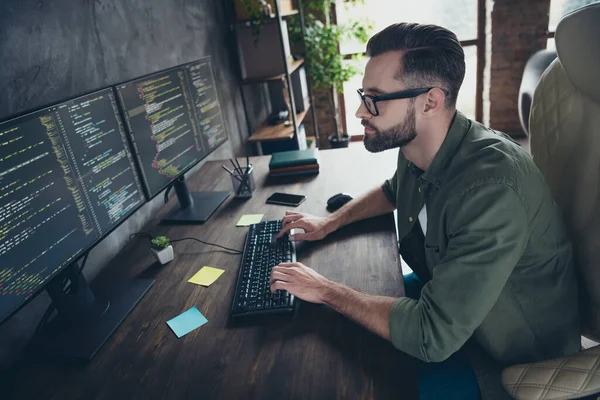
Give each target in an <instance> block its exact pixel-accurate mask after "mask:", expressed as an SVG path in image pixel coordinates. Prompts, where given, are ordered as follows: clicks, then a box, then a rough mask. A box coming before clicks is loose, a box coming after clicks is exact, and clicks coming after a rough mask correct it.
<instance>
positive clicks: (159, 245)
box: [151, 236, 175, 265]
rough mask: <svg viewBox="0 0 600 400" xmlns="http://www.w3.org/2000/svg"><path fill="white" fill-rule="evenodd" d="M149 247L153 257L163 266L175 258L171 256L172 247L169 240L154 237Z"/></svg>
mask: <svg viewBox="0 0 600 400" xmlns="http://www.w3.org/2000/svg"><path fill="white" fill-rule="evenodd" d="M151 246H152V247H151V250H152V253H154V257H155V258H156V260H157V261H158V262H159V263H161V264H163V265H164V264H166V263H168V262H169V261H172V260H173V258H174V257H175V255H174V254H173V246H171V240H170V239H169V238H168V237H166V236H157V237H155V238H154V239H152V242H151Z"/></svg>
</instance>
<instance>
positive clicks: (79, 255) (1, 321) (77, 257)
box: [0, 86, 148, 326]
mask: <svg viewBox="0 0 600 400" xmlns="http://www.w3.org/2000/svg"><path fill="white" fill-rule="evenodd" d="M104 91H106V92H107V93H111V94H112V95H113V97H114V96H115V93H114V90H112V86H106V87H103V88H101V89H96V90H92V91H89V92H85V93H83V94H79V95H77V96H75V97H69V98H67V99H65V100H61V101H58V102H54V103H49V104H47V105H44V106H43V107H40V108H36V109H30V110H28V111H25V112H22V113H19V114H17V115H16V116H11V117H9V118H6V119H3V120H1V121H0V125H1V124H4V123H5V122H10V121H13V120H17V119H19V118H23V117H27V116H28V115H32V114H36V113H38V112H42V111H44V110H47V109H49V108H53V107H57V106H59V105H62V104H65V103H67V102H69V101H73V100H77V99H80V98H82V97H86V96H89V95H93V94H96V93H102V92H104ZM114 101H115V102H116V103H117V109H118V101H117V99H116V97H114ZM116 117H117V118H121V115H120V114H118V115H117V116H116ZM119 125H120V126H121V127H122V129H123V131H124V133H125V138H126V139H127V141H128V140H129V138H128V135H127V128H126V127H125V126H124V124H123V121H122V120H119ZM125 145H126V146H127V144H125ZM128 150H129V151H130V152H131V147H129V148H128ZM132 159H133V160H134V161H133V163H134V170H135V172H134V174H136V175H137V178H138V179H139V182H140V185H141V186H143V185H142V179H141V177H140V176H139V171H137V170H136V168H137V165H136V162H135V157H133V154H132ZM141 189H142V192H141V198H142V202H141V203H140V205H138V206H137V207H135V208H133V209H132V210H131V212H129V213H128V214H127V215H126V216H124V217H123V218H122V219H121V220H120V221H119V223H118V224H116V225H115V226H113V227H112V228H111V229H109V230H108V231H106V232H105V233H104V234H103V235H101V236H99V238H98V239H97V240H96V241H94V242H93V243H92V244H90V245H89V246H88V247H87V248H85V249H84V250H81V251H80V252H78V253H75V256H74V257H73V261H72V263H76V262H79V260H80V259H81V258H82V257H83V256H85V254H86V253H89V252H90V251H91V250H93V249H94V247H96V246H97V245H98V244H99V243H100V242H101V241H103V240H104V239H106V238H107V237H108V236H109V235H110V234H111V233H112V232H114V231H115V230H116V229H117V228H119V227H120V226H121V225H122V224H123V222H125V221H127V220H128V219H129V218H130V217H131V216H132V215H133V214H134V213H135V212H136V211H138V210H139V209H140V208H142V207H143V206H144V205H145V204H147V203H148V201H146V198H145V196H144V188H143V187H142V188H141ZM69 265H70V264H66V265H64V266H63V267H62V268H59V269H57V270H56V271H54V273H52V274H51V275H50V276H49V278H48V279H47V280H46V281H45V282H44V283H43V284H41V285H40V287H39V288H38V289H37V290H35V291H34V292H33V293H32V294H31V296H29V298H27V299H26V300H24V301H23V302H22V303H21V304H20V305H19V306H17V307H15V308H14V309H13V310H12V311H11V312H10V313H8V314H7V315H6V316H5V317H2V315H0V326H2V325H3V324H4V323H6V321H8V320H9V319H11V318H12V317H13V316H14V315H15V314H16V313H17V312H19V311H20V310H21V309H22V308H23V307H25V306H26V305H27V304H28V303H29V302H30V301H32V300H33V299H34V298H36V297H37V296H38V295H39V294H40V292H42V291H43V290H45V289H46V285H47V284H48V283H49V282H50V281H52V280H53V279H54V278H56V276H57V275H58V274H60V273H61V272H62V271H64V270H65V269H66V268H68V267H69Z"/></svg>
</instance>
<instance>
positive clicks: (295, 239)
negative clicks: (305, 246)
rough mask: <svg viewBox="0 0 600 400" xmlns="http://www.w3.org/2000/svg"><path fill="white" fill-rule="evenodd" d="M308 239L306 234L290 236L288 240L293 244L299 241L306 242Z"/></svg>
mask: <svg viewBox="0 0 600 400" xmlns="http://www.w3.org/2000/svg"><path fill="white" fill-rule="evenodd" d="M307 239H308V233H295V234H293V235H290V240H293V241H294V242H299V241H300V240H307Z"/></svg>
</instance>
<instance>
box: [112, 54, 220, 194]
mask: <svg viewBox="0 0 600 400" xmlns="http://www.w3.org/2000/svg"><path fill="white" fill-rule="evenodd" d="M202 61H208V62H209V65H210V74H211V77H212V79H213V84H214V85H215V92H216V93H217V103H218V104H219V112H220V113H221V118H222V120H223V125H224V129H225V140H223V141H222V142H221V143H219V144H218V145H217V146H215V147H214V148H213V149H212V150H210V151H209V152H208V153H206V154H205V155H204V156H203V157H202V158H200V159H199V160H198V161H196V162H195V163H194V164H192V165H190V166H189V167H187V168H186V169H184V170H183V171H181V172H180V173H179V174H178V175H177V176H176V177H174V178H172V179H171V180H169V182H168V183H166V184H165V185H164V186H162V187H161V188H160V189H158V190H157V191H156V193H154V194H152V193H151V190H150V185H149V184H148V182H146V178H145V175H144V174H143V169H142V162H141V160H140V158H139V155H138V154H137V153H136V151H135V146H134V143H133V140H134V139H133V133H131V132H130V131H129V126H128V124H127V119H126V116H125V113H126V111H125V110H124V107H123V104H121V100H120V98H119V93H118V92H117V87H118V86H121V85H124V84H129V83H133V82H136V81H139V80H142V79H147V78H149V77H151V76H154V75H159V74H162V73H165V72H169V71H173V70H176V69H179V68H184V67H186V66H188V65H192V64H196V63H199V62H202ZM112 88H113V90H114V92H115V98H116V99H117V104H118V107H119V112H120V113H121V118H122V119H123V122H124V123H125V124H124V125H125V131H126V132H127V135H126V136H127V139H128V141H129V145H130V148H131V153H132V154H133V155H134V158H135V160H136V164H137V167H138V169H139V171H138V175H139V176H140V177H141V178H142V181H143V185H142V186H143V187H144V192H145V193H146V198H147V200H148V202H150V201H152V200H153V199H154V198H155V197H157V196H158V195H160V194H161V193H163V192H164V190H165V189H167V188H168V187H169V186H171V185H173V183H174V182H175V181H177V180H178V179H180V178H181V177H182V176H184V175H185V174H186V173H188V172H189V171H190V170H192V169H193V168H195V167H196V166H198V164H200V163H201V162H202V161H204V160H206V158H208V156H209V155H211V154H212V153H213V152H214V151H215V150H217V149H218V148H220V147H221V146H222V145H223V144H225V143H227V141H229V140H231V138H230V137H229V127H228V125H227V122H226V118H225V115H224V114H223V107H222V104H221V96H220V93H219V87H218V85H217V82H216V79H215V71H214V69H213V65H212V60H211V56H205V57H201V58H199V59H197V60H194V61H189V62H185V63H182V64H179V65H176V66H173V67H170V68H167V69H163V70H159V71H156V72H152V73H149V74H146V75H143V76H140V77H138V78H135V79H129V80H127V81H123V82H120V83H118V84H115V85H113V86H112ZM196 122H197V121H196Z"/></svg>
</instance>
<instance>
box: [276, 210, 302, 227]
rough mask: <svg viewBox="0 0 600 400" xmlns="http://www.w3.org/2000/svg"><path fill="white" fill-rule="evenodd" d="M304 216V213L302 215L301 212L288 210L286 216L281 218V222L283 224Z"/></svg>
mask: <svg viewBox="0 0 600 400" xmlns="http://www.w3.org/2000/svg"><path fill="white" fill-rule="evenodd" d="M302 217H304V215H302V214H300V213H297V212H292V211H287V212H286V213H285V216H284V217H283V218H282V219H281V223H282V224H283V225H285V224H289V223H290V222H293V221H296V220H297V219H300V218H302Z"/></svg>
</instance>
